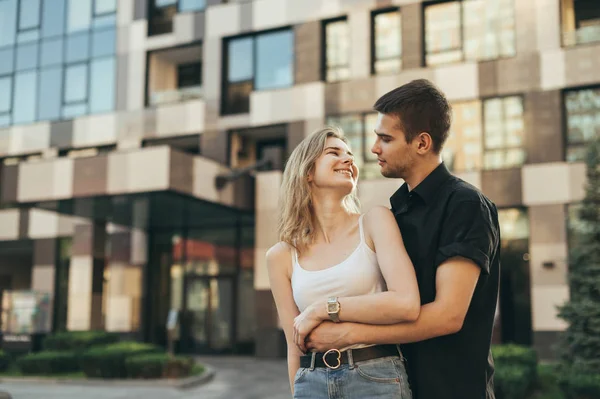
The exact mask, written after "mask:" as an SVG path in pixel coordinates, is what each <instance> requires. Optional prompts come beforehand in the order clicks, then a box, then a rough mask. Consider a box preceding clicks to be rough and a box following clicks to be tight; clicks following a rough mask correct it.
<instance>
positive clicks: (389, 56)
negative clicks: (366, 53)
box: [373, 11, 402, 73]
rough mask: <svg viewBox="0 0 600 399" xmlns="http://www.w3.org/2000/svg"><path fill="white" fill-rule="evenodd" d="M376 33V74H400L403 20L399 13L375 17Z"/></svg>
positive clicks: (374, 68) (386, 13) (393, 12)
mask: <svg viewBox="0 0 600 399" xmlns="http://www.w3.org/2000/svg"><path fill="white" fill-rule="evenodd" d="M373 25H374V26H373V30H374V33H375V49H374V51H375V59H374V60H373V61H374V64H373V71H374V72H375V73H395V72H399V71H400V68H401V66H402V58H401V57H402V40H401V31H402V30H401V20H400V12H399V11H391V12H385V13H380V14H376V15H375V16H374V17H373Z"/></svg>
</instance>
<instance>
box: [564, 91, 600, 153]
mask: <svg viewBox="0 0 600 399" xmlns="http://www.w3.org/2000/svg"><path fill="white" fill-rule="evenodd" d="M564 101H565V108H566V110H567V132H566V133H567V140H566V141H567V161H570V162H577V161H583V160H584V159H585V152H586V151H585V150H586V144H587V143H589V142H591V141H592V140H594V139H596V138H598V137H600V87H596V88H590V89H582V90H573V91H569V92H566V93H565V97H564Z"/></svg>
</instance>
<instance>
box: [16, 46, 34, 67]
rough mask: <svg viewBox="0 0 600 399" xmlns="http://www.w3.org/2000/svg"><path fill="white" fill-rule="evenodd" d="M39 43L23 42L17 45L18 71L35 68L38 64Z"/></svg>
mask: <svg viewBox="0 0 600 399" xmlns="http://www.w3.org/2000/svg"><path fill="white" fill-rule="evenodd" d="M38 48H39V46H38V44H37V43H30V44H23V45H20V46H19V47H17V71H22V70H24V69H31V68H35V67H37V65H38Z"/></svg>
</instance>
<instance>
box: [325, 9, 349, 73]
mask: <svg viewBox="0 0 600 399" xmlns="http://www.w3.org/2000/svg"><path fill="white" fill-rule="evenodd" d="M325 45H326V50H325V64H326V70H327V71H326V76H325V79H326V80H327V81H329V82H332V81H336V80H343V79H348V78H349V77H350V32H349V30H348V21H346V20H342V21H334V22H328V23H327V24H326V25H325Z"/></svg>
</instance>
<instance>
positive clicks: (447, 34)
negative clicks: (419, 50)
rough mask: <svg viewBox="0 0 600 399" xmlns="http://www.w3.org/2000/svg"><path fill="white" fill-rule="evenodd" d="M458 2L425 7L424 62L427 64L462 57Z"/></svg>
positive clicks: (441, 62) (450, 60)
mask: <svg viewBox="0 0 600 399" xmlns="http://www.w3.org/2000/svg"><path fill="white" fill-rule="evenodd" d="M460 41H461V33H460V3H458V2H450V3H442V4H433V5H430V6H427V7H426V8H425V49H426V55H425V62H426V63H427V65H436V64H443V63H447V62H456V61H460V60H461V59H462V50H461V42H460Z"/></svg>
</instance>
